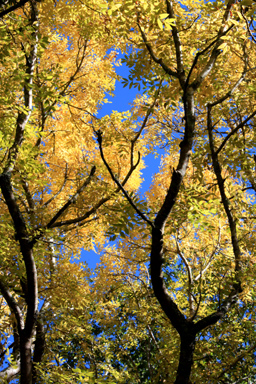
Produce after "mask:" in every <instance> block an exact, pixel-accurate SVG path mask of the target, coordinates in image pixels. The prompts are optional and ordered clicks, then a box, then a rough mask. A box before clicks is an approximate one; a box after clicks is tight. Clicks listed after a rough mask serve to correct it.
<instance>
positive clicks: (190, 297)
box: [175, 237, 194, 318]
mask: <svg viewBox="0 0 256 384" xmlns="http://www.w3.org/2000/svg"><path fill="white" fill-rule="evenodd" d="M175 241H176V247H177V253H178V255H179V256H180V257H181V259H182V261H183V263H184V264H185V267H186V270H187V273H188V300H189V312H190V318H191V317H192V316H193V314H194V306H193V296H192V284H193V275H192V270H191V267H190V265H189V262H188V260H187V258H186V257H185V255H184V253H183V252H181V249H180V245H179V241H178V239H177V237H175Z"/></svg>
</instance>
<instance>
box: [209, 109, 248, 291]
mask: <svg viewBox="0 0 256 384" xmlns="http://www.w3.org/2000/svg"><path fill="white" fill-rule="evenodd" d="M211 109H212V105H210V104H208V111H207V130H208V136H209V143H210V150H211V156H212V163H213V168H214V172H215V175H216V177H217V182H218V187H219V191H220V195H221V200H222V203H223V206H224V209H225V212H226V215H227V218H228V222H229V228H230V231H231V241H232V246H233V252H234V256H235V272H236V280H237V282H236V283H235V287H236V288H235V289H236V290H238V291H240V289H241V287H240V278H239V272H240V270H241V251H240V246H239V242H238V238H237V231H236V221H235V219H234V218H233V215H232V212H231V209H230V201H229V199H228V197H227V195H226V192H225V187H224V182H225V180H224V179H223V177H222V175H221V166H220V163H219V160H218V155H217V153H216V151H215V148H214V138H213V131H212V118H211Z"/></svg>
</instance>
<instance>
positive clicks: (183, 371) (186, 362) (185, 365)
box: [174, 333, 196, 384]
mask: <svg viewBox="0 0 256 384" xmlns="http://www.w3.org/2000/svg"><path fill="white" fill-rule="evenodd" d="M195 344H196V342H195V335H194V334H191V333H185V335H182V336H181V344H180V359H179V366H178V370H177V376H176V381H175V383H174V384H191V381H190V374H191V368H192V365H193V353H194V350H195Z"/></svg>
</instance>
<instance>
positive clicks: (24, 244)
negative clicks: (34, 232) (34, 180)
mask: <svg viewBox="0 0 256 384" xmlns="http://www.w3.org/2000/svg"><path fill="white" fill-rule="evenodd" d="M0 188H1V190H2V194H3V196H4V199H5V202H6V204H7V207H8V210H9V213H10V215H11V217H12V220H13V224H14V228H15V231H16V237H17V239H18V241H19V244H20V250H21V254H22V257H23V260H24V263H25V267H26V276H27V286H28V289H29V295H28V297H27V305H28V308H27V316H26V322H25V332H26V334H27V335H28V337H29V335H31V334H32V331H33V327H34V323H35V318H36V313H37V301H38V288H37V270H36V265H35V260H34V257H33V251H32V249H33V245H32V244H31V241H30V238H29V233H28V231H27V227H26V223H25V221H24V218H23V216H22V213H21V212H20V209H19V207H18V204H17V202H16V199H15V196H14V193H13V188H12V184H11V179H10V176H9V175H8V174H2V175H0Z"/></svg>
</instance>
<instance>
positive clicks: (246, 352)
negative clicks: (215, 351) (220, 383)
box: [217, 343, 256, 379]
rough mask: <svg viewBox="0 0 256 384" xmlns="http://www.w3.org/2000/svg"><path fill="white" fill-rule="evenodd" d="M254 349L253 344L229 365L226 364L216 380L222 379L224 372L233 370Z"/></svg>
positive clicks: (255, 344)
mask: <svg viewBox="0 0 256 384" xmlns="http://www.w3.org/2000/svg"><path fill="white" fill-rule="evenodd" d="M255 349H256V343H254V344H253V345H252V346H251V347H250V348H248V349H247V350H245V351H243V352H242V353H240V354H239V355H238V356H237V357H236V358H235V359H234V360H233V361H232V362H231V363H230V364H228V365H227V366H226V367H225V368H224V369H223V370H222V372H221V373H220V374H219V376H218V377H217V379H220V378H221V377H223V376H224V375H225V373H226V372H229V371H230V370H231V369H232V368H234V366H236V364H237V363H239V361H241V360H242V359H243V358H244V357H245V356H246V355H248V354H249V353H250V352H252V351H253V350H255Z"/></svg>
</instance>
